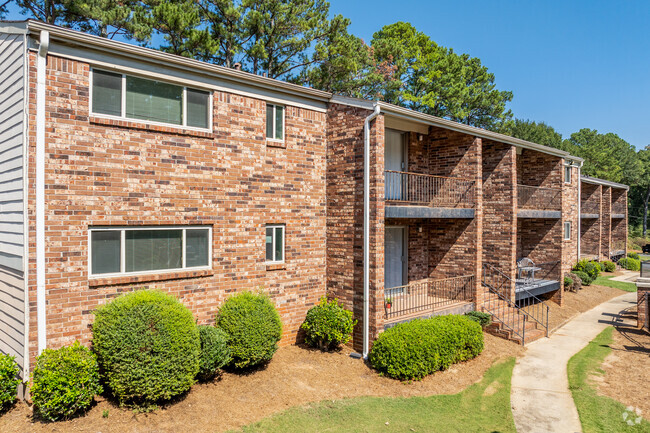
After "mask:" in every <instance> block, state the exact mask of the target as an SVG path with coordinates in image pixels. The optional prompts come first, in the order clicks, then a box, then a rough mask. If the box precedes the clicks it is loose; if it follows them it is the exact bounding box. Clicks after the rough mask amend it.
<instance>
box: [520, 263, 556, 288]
mask: <svg viewBox="0 0 650 433" xmlns="http://www.w3.org/2000/svg"><path fill="white" fill-rule="evenodd" d="M560 264H561V262H560V261H559V260H553V261H550V262H542V263H535V264H534V265H532V266H531V267H532V268H534V273H532V272H527V273H525V274H524V273H523V272H521V269H522V268H517V280H518V281H517V282H518V283H523V284H524V285H525V284H526V280H527V279H529V281H530V282H531V284H532V283H534V282H535V281H536V280H551V281H559V280H560V275H561V266H560Z"/></svg>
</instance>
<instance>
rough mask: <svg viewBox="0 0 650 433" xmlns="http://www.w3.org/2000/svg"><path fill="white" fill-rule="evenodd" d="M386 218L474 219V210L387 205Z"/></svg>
mask: <svg viewBox="0 0 650 433" xmlns="http://www.w3.org/2000/svg"><path fill="white" fill-rule="evenodd" d="M385 217H386V218H465V219H472V218H474V209H466V208H443V207H429V206H408V205H391V204H388V203H387V204H386V211H385Z"/></svg>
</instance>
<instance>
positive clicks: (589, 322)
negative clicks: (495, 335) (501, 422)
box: [510, 293, 636, 433]
mask: <svg viewBox="0 0 650 433" xmlns="http://www.w3.org/2000/svg"><path fill="white" fill-rule="evenodd" d="M634 305H636V293H626V294H624V295H622V296H619V297H617V298H614V299H612V300H610V301H607V302H604V303H602V304H600V305H598V306H597V307H595V308H593V309H591V310H589V311H587V312H585V313H582V314H581V315H579V316H578V317H576V318H575V319H572V320H571V321H569V322H568V323H566V324H565V325H564V326H562V327H561V328H559V329H558V330H557V331H555V333H553V334H552V335H551V336H550V337H549V338H543V339H541V340H537V341H534V342H532V343H530V344H528V345H527V346H526V347H527V350H526V353H525V355H524V357H523V358H520V359H518V360H517V363H516V365H515V368H514V370H513V372H512V391H511V394H510V402H511V403H510V404H511V406H512V414H513V416H514V419H515V426H516V427H517V432H518V433H528V432H531V433H547V432H558V433H560V432H562V433H565V432H566V433H573V432H581V431H582V427H581V425H580V420H579V419H578V411H577V410H576V407H575V404H574V403H573V397H572V396H571V391H569V382H568V378H567V362H568V361H569V359H570V358H571V357H572V356H573V355H575V354H576V353H578V352H579V351H580V350H581V349H582V348H583V347H585V346H586V345H587V343H589V342H590V341H591V340H593V339H594V338H595V337H596V336H597V335H598V334H599V333H600V332H601V331H602V330H603V329H605V328H606V327H607V326H609V325H613V324H615V323H617V321H618V320H619V319H618V313H619V312H620V311H622V310H624V309H626V308H629V307H631V306H634Z"/></svg>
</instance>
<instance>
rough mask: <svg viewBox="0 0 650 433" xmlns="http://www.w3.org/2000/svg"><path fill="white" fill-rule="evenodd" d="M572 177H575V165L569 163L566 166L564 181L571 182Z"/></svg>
mask: <svg viewBox="0 0 650 433" xmlns="http://www.w3.org/2000/svg"><path fill="white" fill-rule="evenodd" d="M567 174H568V176H567ZM572 177H573V166H571V165H568V164H567V165H565V166H564V183H571V178H572Z"/></svg>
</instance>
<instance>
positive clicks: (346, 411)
mask: <svg viewBox="0 0 650 433" xmlns="http://www.w3.org/2000/svg"><path fill="white" fill-rule="evenodd" d="M514 364H515V360H514V358H511V359H510V360H508V361H505V362H502V363H499V364H496V365H494V366H492V367H491V368H490V369H489V370H488V371H487V372H486V373H485V376H484V377H483V380H482V381H481V382H480V383H477V384H474V385H472V386H470V387H469V388H467V389H466V390H464V391H463V392H461V393H459V394H454V395H435V396H431V397H410V398H401V397H400V398H392V397H381V398H380V397H360V398H354V399H345V400H337V401H327V402H321V403H316V404H312V405H309V406H307V407H299V408H292V409H289V410H287V411H285V412H282V413H280V414H278V415H275V416H272V417H269V418H266V419H264V420H262V421H260V422H258V423H256V424H252V425H249V426H246V427H244V428H243V429H242V430H241V431H243V432H268V433H273V432H278V433H279V432H289V433H290V432H368V433H373V432H383V433H385V432H407V433H409V432H513V433H515V425H514V420H513V418H512V412H511V410H510V377H511V376H512V368H513V366H514ZM404 386H408V385H404Z"/></svg>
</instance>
